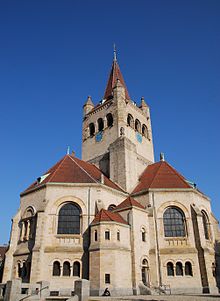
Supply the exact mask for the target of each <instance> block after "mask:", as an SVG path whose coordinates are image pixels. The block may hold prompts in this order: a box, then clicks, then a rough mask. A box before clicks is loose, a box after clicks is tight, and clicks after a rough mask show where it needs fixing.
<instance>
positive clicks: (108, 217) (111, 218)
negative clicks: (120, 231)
mask: <svg viewBox="0 0 220 301" xmlns="http://www.w3.org/2000/svg"><path fill="white" fill-rule="evenodd" d="M103 221H104V222H116V223H121V224H128V223H127V222H126V221H125V220H124V219H123V217H122V216H121V215H120V214H118V213H115V212H112V211H108V210H105V209H101V210H100V211H99V212H98V213H97V214H96V216H95V218H94V220H93V221H92V225H93V224H98V223H100V222H103Z"/></svg>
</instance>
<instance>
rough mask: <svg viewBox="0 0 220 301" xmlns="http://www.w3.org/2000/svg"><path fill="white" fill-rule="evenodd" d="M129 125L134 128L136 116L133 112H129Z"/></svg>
mask: <svg viewBox="0 0 220 301" xmlns="http://www.w3.org/2000/svg"><path fill="white" fill-rule="evenodd" d="M127 125H129V126H130V127H132V128H134V118H133V116H132V115H131V114H128V117H127Z"/></svg>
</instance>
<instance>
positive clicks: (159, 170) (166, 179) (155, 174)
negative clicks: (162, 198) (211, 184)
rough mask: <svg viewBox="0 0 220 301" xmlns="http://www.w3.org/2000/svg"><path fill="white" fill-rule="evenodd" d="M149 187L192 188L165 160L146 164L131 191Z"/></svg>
mask: <svg viewBox="0 0 220 301" xmlns="http://www.w3.org/2000/svg"><path fill="white" fill-rule="evenodd" d="M149 188H192V187H191V186H190V185H189V184H188V183H187V181H186V180H185V178H184V177H183V176H182V175H181V174H180V173H178V172H177V171H176V170H175V169H174V168H173V167H172V166H171V165H169V164H168V163H167V162H166V161H160V162H157V163H154V164H151V165H148V166H147V168H146V169H145V171H144V172H143V173H142V175H141V177H140V181H139V184H138V185H137V186H136V188H135V189H134V191H133V192H132V193H136V192H140V191H142V190H144V189H149Z"/></svg>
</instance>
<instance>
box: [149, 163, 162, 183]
mask: <svg viewBox="0 0 220 301" xmlns="http://www.w3.org/2000/svg"><path fill="white" fill-rule="evenodd" d="M157 163H160V165H159V168H158V170H157V171H156V172H155V175H154V177H153V180H152V181H151V184H150V187H151V185H152V184H153V182H154V180H155V178H156V176H157V174H158V172H159V170H160V168H161V165H162V161H160V162H157ZM152 165H153V164H152ZM148 166H149V165H148ZM150 187H149V188H150Z"/></svg>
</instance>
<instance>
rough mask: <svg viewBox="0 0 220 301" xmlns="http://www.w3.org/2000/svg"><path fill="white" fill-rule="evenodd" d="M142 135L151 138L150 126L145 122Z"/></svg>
mask: <svg viewBox="0 0 220 301" xmlns="http://www.w3.org/2000/svg"><path fill="white" fill-rule="evenodd" d="M142 135H143V136H144V137H145V138H147V139H149V131H148V128H147V126H146V125H145V124H143V125H142Z"/></svg>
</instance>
